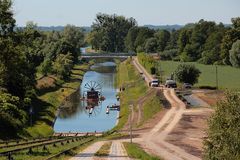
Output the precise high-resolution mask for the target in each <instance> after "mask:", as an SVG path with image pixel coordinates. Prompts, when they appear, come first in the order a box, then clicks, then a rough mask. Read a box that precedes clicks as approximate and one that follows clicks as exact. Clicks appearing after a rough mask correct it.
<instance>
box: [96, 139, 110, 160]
mask: <svg viewBox="0 0 240 160" xmlns="http://www.w3.org/2000/svg"><path fill="white" fill-rule="evenodd" d="M111 146H112V142H106V143H104V145H102V146H101V148H100V149H99V150H98V151H97V152H96V153H95V154H94V155H95V156H98V157H106V156H108V155H109V152H110V148H111Z"/></svg>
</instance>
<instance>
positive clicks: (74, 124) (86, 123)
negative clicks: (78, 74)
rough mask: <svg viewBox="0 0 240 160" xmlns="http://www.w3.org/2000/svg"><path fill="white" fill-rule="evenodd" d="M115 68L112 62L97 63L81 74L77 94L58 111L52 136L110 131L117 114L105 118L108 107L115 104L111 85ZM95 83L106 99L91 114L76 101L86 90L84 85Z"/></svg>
mask: <svg viewBox="0 0 240 160" xmlns="http://www.w3.org/2000/svg"><path fill="white" fill-rule="evenodd" d="M115 76H116V65H115V63H113V62H104V63H97V64H95V65H93V66H92V67H91V70H90V71H87V72H86V73H85V74H84V77H83V80H82V83H81V87H80V89H79V91H77V92H76V93H75V94H73V95H72V96H70V97H69V98H68V100H67V101H66V102H65V103H64V104H63V105H62V106H61V107H60V108H61V109H60V112H59V115H58V117H57V119H56V122H55V124H54V131H55V132H95V131H97V132H101V131H107V130H110V129H112V128H113V127H114V126H115V125H116V121H117V115H118V113H117V112H118V111H110V114H106V107H107V106H108V105H113V104H119V102H118V101H117V99H116V94H117V89H116V85H115ZM91 81H94V82H97V83H99V84H100V85H101V92H102V95H103V96H104V97H105V98H106V99H105V100H104V101H102V102H100V103H98V104H97V105H96V106H95V107H94V109H93V112H92V114H89V110H88V109H86V102H84V101H82V100H80V99H81V97H82V96H83V94H84V92H86V91H87V89H86V88H85V87H84V86H85V84H87V83H91Z"/></svg>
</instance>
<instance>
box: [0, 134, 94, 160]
mask: <svg viewBox="0 0 240 160" xmlns="http://www.w3.org/2000/svg"><path fill="white" fill-rule="evenodd" d="M94 141H96V138H95V137H88V138H84V139H82V140H79V141H74V142H72V141H70V142H69V143H66V142H65V143H64V145H62V144H60V143H56V144H55V146H54V145H48V146H46V148H45V149H43V147H39V148H33V149H32V153H31V154H29V150H28V149H27V150H24V151H20V152H18V153H16V154H13V155H12V158H13V159H14V160H26V159H30V160H44V159H47V158H50V157H52V156H55V155H57V154H59V153H61V152H63V151H66V152H65V154H63V155H61V156H60V157H57V158H55V159H58V160H60V159H63V160H64V159H68V158H70V157H71V156H73V155H76V154H77V153H79V151H81V150H83V149H85V148H86V147H87V146H88V145H90V144H91V143H93V142H94ZM69 149H71V150H69ZM5 159H6V157H0V160H5ZM53 159H54V158H53Z"/></svg>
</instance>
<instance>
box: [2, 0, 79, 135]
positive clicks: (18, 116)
mask: <svg viewBox="0 0 240 160" xmlns="http://www.w3.org/2000/svg"><path fill="white" fill-rule="evenodd" d="M11 7H12V2H11V1H10V0H0V137H5V138H6V137H11V136H15V134H16V133H17V131H19V130H21V129H22V128H24V127H26V126H29V111H30V108H31V106H32V105H33V104H32V102H33V101H34V100H35V99H37V93H36V92H37V91H36V87H35V86H36V79H37V78H40V77H43V76H46V75H48V74H54V75H55V76H57V77H58V78H59V79H61V80H62V81H67V80H68V78H69V75H70V71H71V68H72V67H73V65H74V64H75V63H78V56H79V55H80V47H81V46H82V45H83V43H84V34H83V31H82V29H80V28H79V27H75V26H71V25H67V26H66V27H65V28H64V30H63V31H61V32H60V31H45V32H44V31H39V30H38V29H37V25H36V24H34V23H33V22H29V23H28V24H27V25H26V27H24V28H17V27H16V21H15V19H14V18H13V11H12V8H11Z"/></svg>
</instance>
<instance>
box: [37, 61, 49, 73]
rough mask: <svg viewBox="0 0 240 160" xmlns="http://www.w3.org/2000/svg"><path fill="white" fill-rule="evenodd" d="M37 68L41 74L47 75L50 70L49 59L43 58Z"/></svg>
mask: <svg viewBox="0 0 240 160" xmlns="http://www.w3.org/2000/svg"><path fill="white" fill-rule="evenodd" d="M38 70H39V72H40V73H42V74H43V76H46V75H48V74H49V73H51V72H52V61H51V60H50V59H46V60H44V61H43V62H42V63H41V65H40V66H39V67H38Z"/></svg>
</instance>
